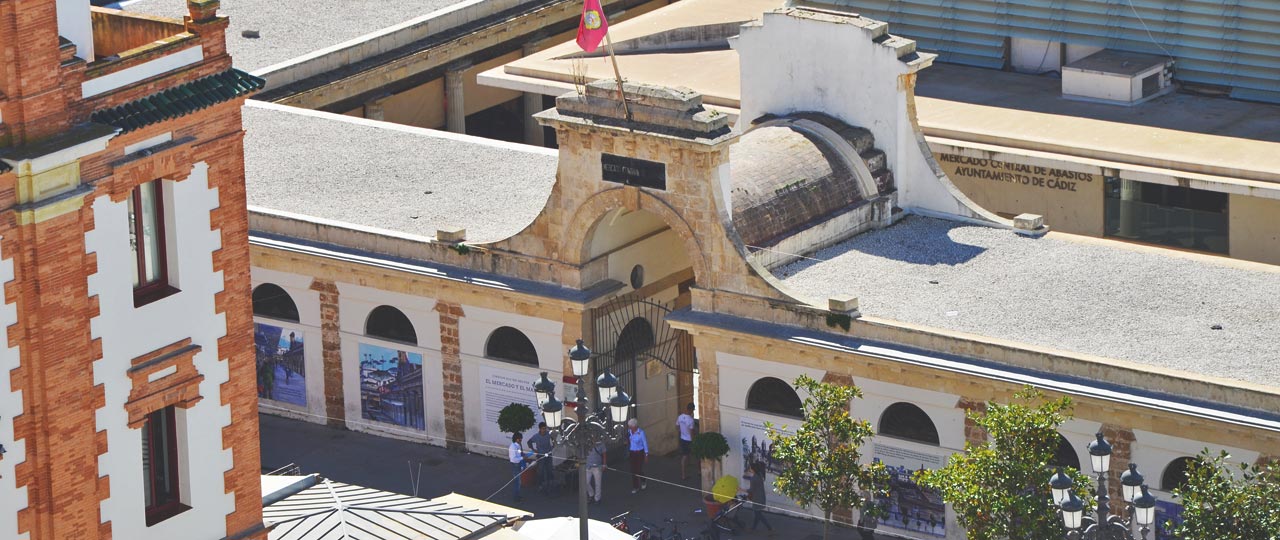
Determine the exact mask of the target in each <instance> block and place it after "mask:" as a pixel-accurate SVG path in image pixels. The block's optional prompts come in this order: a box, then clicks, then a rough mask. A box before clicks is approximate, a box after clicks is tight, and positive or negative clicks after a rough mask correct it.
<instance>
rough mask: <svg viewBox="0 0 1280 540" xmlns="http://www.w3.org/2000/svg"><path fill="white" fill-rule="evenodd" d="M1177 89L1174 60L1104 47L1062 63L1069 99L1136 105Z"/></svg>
mask: <svg viewBox="0 0 1280 540" xmlns="http://www.w3.org/2000/svg"><path fill="white" fill-rule="evenodd" d="M1173 90H1174V86H1173V59H1172V58H1168V57H1164V56H1156V55H1153V54H1142V53H1131V52H1122V51H1111V50H1103V51H1099V52H1096V53H1093V54H1091V55H1089V56H1086V57H1084V58H1081V59H1079V60H1076V61H1075V62H1072V63H1070V64H1067V65H1065V66H1062V96H1063V97H1065V98H1067V99H1080V100H1086V101H1099V102H1104V103H1114V104H1117V105H1136V104H1138V103H1142V102H1144V101H1147V100H1149V99H1152V98H1155V97H1157V96H1162V95H1164V94H1167V93H1169V92H1172V91H1173Z"/></svg>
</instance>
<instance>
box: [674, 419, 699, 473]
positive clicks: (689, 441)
mask: <svg viewBox="0 0 1280 540" xmlns="http://www.w3.org/2000/svg"><path fill="white" fill-rule="evenodd" d="M693 426H694V424H693V404H692V403H690V404H688V405H686V406H685V408H684V413H682V414H681V415H680V416H678V417H676V427H677V428H679V429H680V479H681V480H686V479H688V478H689V477H688V475H687V474H685V468H686V465H687V464H688V463H689V453H690V452H692V451H693V433H694V431H695V429H694V427H693Z"/></svg>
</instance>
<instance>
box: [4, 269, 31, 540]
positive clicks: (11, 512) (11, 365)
mask: <svg viewBox="0 0 1280 540" xmlns="http://www.w3.org/2000/svg"><path fill="white" fill-rule="evenodd" d="M13 277H14V271H13V257H12V256H9V255H7V254H6V255H5V256H4V257H0V283H8V282H9V281H12V280H13ZM17 323H18V305H17V304H16V303H11V302H9V301H8V300H7V299H6V298H5V296H4V288H3V287H0V327H3V328H8V327H9V326H11V325H14V324H17ZM21 363H22V358H21V357H20V356H19V351H18V348H17V347H10V346H9V341H8V340H5V341H4V343H3V344H2V345H0V444H3V445H4V449H5V451H6V453H5V455H4V459H0V538H14V539H15V540H27V539H28V538H30V537H31V535H30V534H28V533H22V534H18V511H19V510H21V509H23V508H26V507H27V488H26V487H25V486H24V487H18V486H17V475H15V474H14V473H13V471H14V469H15V468H16V467H17V466H18V465H19V464H20V463H23V462H24V461H26V459H27V445H26V441H20V440H15V439H14V436H13V417H14V416H15V415H17V414H19V413H21V412H22V391H21V390H14V389H13V387H12V386H11V384H10V381H11V378H10V377H9V373H10V372H11V371H12V370H14V369H17V368H18V366H19V365H20V364H21Z"/></svg>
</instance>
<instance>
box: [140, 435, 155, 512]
mask: <svg viewBox="0 0 1280 540" xmlns="http://www.w3.org/2000/svg"><path fill="white" fill-rule="evenodd" d="M153 419H154V415H152V418H148V419H147V423H146V425H145V426H143V428H142V492H143V494H144V496H143V498H144V499H145V500H146V505H147V507H148V508H150V507H151V506H153V505H154V504H155V502H154V501H155V496H154V495H153V494H152V493H151V484H152V483H153V482H154V480H155V479H154V478H152V476H151V422H152V420H153Z"/></svg>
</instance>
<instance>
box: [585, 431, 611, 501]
mask: <svg viewBox="0 0 1280 540" xmlns="http://www.w3.org/2000/svg"><path fill="white" fill-rule="evenodd" d="M608 461H609V458H608V456H607V454H606V453H605V448H604V443H596V445H595V447H594V448H592V449H591V450H589V451H587V499H589V500H591V501H592V502H594V503H596V504H599V503H600V498H601V497H603V496H604V464H605V463H607V462H608Z"/></svg>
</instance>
